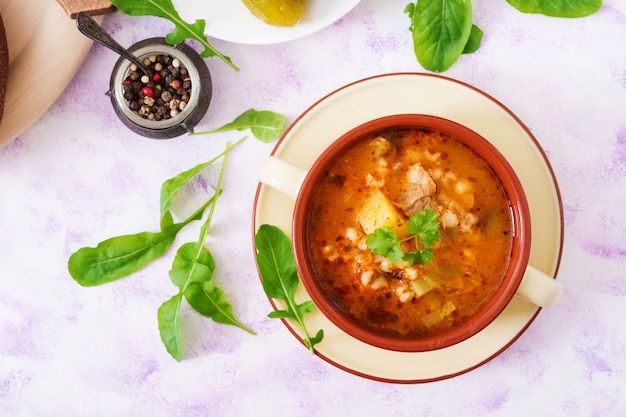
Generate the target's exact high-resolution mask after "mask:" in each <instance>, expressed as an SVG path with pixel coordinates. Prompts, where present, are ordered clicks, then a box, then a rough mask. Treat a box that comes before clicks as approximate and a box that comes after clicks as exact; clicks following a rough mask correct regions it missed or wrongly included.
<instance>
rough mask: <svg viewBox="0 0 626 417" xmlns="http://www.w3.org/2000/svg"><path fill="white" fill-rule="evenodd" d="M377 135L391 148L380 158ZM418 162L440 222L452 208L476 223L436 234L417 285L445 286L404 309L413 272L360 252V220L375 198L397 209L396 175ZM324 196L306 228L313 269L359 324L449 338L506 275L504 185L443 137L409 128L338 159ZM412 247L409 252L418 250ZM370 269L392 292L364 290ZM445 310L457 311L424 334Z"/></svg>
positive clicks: (481, 162) (471, 153) (480, 161)
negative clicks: (430, 280) (433, 281)
mask: <svg viewBox="0 0 626 417" xmlns="http://www.w3.org/2000/svg"><path fill="white" fill-rule="evenodd" d="M381 136H382V137H385V138H387V139H389V142H390V143H391V144H392V147H391V150H389V151H388V152H386V153H385V154H384V155H381V152H380V151H379V150H378V149H377V148H376V147H375V146H373V143H374V142H375V141H376V138H377V137H381ZM415 162H419V163H420V164H422V166H423V167H424V168H426V170H428V171H429V172H430V173H436V175H438V176H439V180H436V182H437V191H436V194H435V195H434V196H433V201H434V210H435V211H437V212H438V213H439V214H440V215H441V213H442V212H443V211H444V210H445V209H446V208H450V207H453V208H455V209H456V210H457V211H460V212H463V213H464V216H466V217H467V216H470V218H473V219H474V221H475V224H473V225H472V227H471V231H469V232H467V231H465V232H464V231H462V230H461V228H460V227H458V226H457V227H447V228H444V227H440V229H439V231H440V233H441V236H442V237H441V240H440V241H439V242H438V243H437V244H436V245H435V247H434V258H433V259H432V260H431V261H430V262H428V263H427V264H425V265H414V266H413V270H414V271H416V272H417V276H418V277H422V276H424V274H429V273H436V274H437V276H438V277H440V279H441V280H443V282H444V283H443V284H442V285H440V286H439V287H437V288H436V289H434V290H432V291H430V292H428V293H426V294H424V295H421V296H419V297H418V296H413V297H412V298H411V299H410V300H409V301H405V302H402V301H400V299H399V297H398V293H399V292H400V291H401V290H399V289H398V288H400V287H401V288H404V289H406V288H407V287H408V288H409V289H410V288H411V287H410V285H409V284H410V280H409V279H408V278H407V276H406V275H407V274H406V273H405V270H406V266H407V265H395V266H394V265H392V266H391V267H390V266H389V265H388V262H387V263H385V261H384V260H382V259H381V257H380V256H376V255H374V254H373V253H372V252H371V251H369V249H367V248H366V247H364V246H363V242H364V239H365V235H366V234H365V232H364V231H363V229H362V228H361V226H360V224H359V221H358V219H357V217H358V213H359V211H360V210H361V208H362V207H363V206H364V204H366V202H367V200H368V198H369V197H370V196H371V195H372V193H373V192H374V191H376V190H377V189H379V190H381V191H383V193H384V194H386V195H388V196H389V197H390V198H389V199H390V200H392V201H393V193H394V187H395V185H396V184H395V181H396V180H395V178H396V175H398V171H401V170H402V169H403V168H402V167H403V166H406V165H408V164H410V163H415ZM398 167H399V168H398ZM445 178H453V179H454V180H452V181H445V180H444V179H445ZM457 180H461V181H462V182H463V183H464V184H469V185H470V188H471V195H470V194H468V193H464V194H463V193H462V194H459V193H458V192H457V191H458V190H456V189H455V186H456V184H457V183H458V181H457ZM318 187H319V188H318V192H317V194H316V197H315V201H314V205H313V209H312V211H311V213H310V218H309V225H308V233H309V235H308V240H309V247H310V253H311V257H312V260H313V264H314V267H315V270H316V272H317V275H318V279H319V281H320V283H321V285H322V286H323V288H324V289H325V292H326V293H327V294H328V295H329V296H330V297H331V299H332V300H333V302H334V303H335V304H336V306H338V307H339V308H340V309H341V310H343V311H344V312H345V313H347V314H348V315H349V316H351V317H352V318H353V319H355V320H356V321H358V322H360V323H361V324H362V325H365V326H368V327H372V328H375V329H378V330H380V331H381V332H385V333H393V334H399V335H405V336H422V335H427V334H434V333H437V332H443V331H445V330H446V329H450V328H451V327H454V326H458V325H459V324H460V323H462V322H463V321H465V320H466V319H467V318H468V317H469V316H471V315H472V314H473V313H475V312H476V311H477V309H478V308H479V307H480V306H481V305H482V304H483V303H484V302H485V301H486V300H487V299H488V298H489V296H490V295H491V294H492V293H493V291H494V289H495V288H496V287H497V286H498V285H499V283H500V281H501V279H502V277H503V275H504V273H505V271H506V269H507V267H508V263H509V260H510V252H511V246H512V236H511V234H512V232H511V229H512V225H511V215H510V209H509V203H508V200H507V198H506V195H505V193H504V191H503V188H502V185H501V184H500V181H499V180H498V179H497V178H496V177H495V175H494V173H493V171H492V169H491V168H490V167H489V165H488V164H487V163H486V162H485V161H484V160H483V159H482V158H480V157H479V156H478V155H477V154H476V153H475V152H474V151H472V150H471V149H470V148H469V147H467V146H466V145H464V144H463V143H461V142H460V141H458V140H456V139H454V138H451V137H449V136H446V135H445V134H443V133H439V132H432V131H426V130H416V129H410V128H407V129H401V130H397V129H396V130H393V131H391V130H389V131H384V132H379V133H377V134H375V135H370V136H368V137H366V138H364V139H363V140H360V141H358V143H356V144H353V145H351V147H350V148H349V149H347V150H345V151H344V152H343V153H342V155H341V156H340V157H338V158H336V159H335V161H334V162H333V163H332V166H330V167H329V168H328V170H327V172H326V173H325V175H324V177H323V179H322V180H321V182H320V183H319V185H318ZM406 217H408V216H406ZM354 231H356V232H357V233H356V236H355V233H354ZM410 245H411V244H410V243H404V244H403V249H404V250H405V251H407V250H413V249H414V246H413V247H411V246H410ZM403 266H404V268H403ZM367 270H373V271H374V274H375V277H384V281H385V282H386V285H383V286H382V287H380V288H376V289H374V288H372V286H371V285H370V286H368V285H364V284H363V282H362V281H361V277H362V276H363V274H364V272H365V271H367ZM445 305H447V306H448V307H449V306H450V305H453V306H454V309H453V311H451V312H450V311H448V314H447V315H446V316H445V318H444V319H442V320H440V321H439V322H437V323H435V324H432V323H429V325H428V326H427V325H426V324H425V321H427V319H428V317H429V315H431V316H432V314H431V313H436V312H437V311H441V309H442V308H445V307H444V306H445ZM448 310H449V308H448ZM442 314H443V313H442Z"/></svg>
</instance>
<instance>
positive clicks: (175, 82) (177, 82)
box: [170, 80, 180, 90]
mask: <svg viewBox="0 0 626 417" xmlns="http://www.w3.org/2000/svg"><path fill="white" fill-rule="evenodd" d="M170 87H172V88H173V89H174V90H177V89H179V88H180V80H172V82H171V83H170Z"/></svg>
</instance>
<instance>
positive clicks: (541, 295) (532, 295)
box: [516, 265, 563, 307]
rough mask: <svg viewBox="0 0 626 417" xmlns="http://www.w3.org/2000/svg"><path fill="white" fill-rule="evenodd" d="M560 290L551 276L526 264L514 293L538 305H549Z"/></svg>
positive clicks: (560, 287) (558, 284)
mask: <svg viewBox="0 0 626 417" xmlns="http://www.w3.org/2000/svg"><path fill="white" fill-rule="evenodd" d="M562 291H563V287H562V286H561V284H560V283H559V282H557V281H556V280H555V279H554V278H553V277H551V276H549V275H546V274H544V273H543V272H541V271H539V270H538V269H536V268H533V267H532V266H530V265H528V266H527V267H526V272H525V273H524V278H523V279H522V282H521V283H520V285H519V287H518V288H517V293H516V295H517V296H519V297H521V298H523V299H525V300H528V301H530V302H532V303H534V304H537V305H538V306H539V307H550V306H551V305H552V304H554V302H555V301H556V300H557V298H559V296H560V295H561V292H562Z"/></svg>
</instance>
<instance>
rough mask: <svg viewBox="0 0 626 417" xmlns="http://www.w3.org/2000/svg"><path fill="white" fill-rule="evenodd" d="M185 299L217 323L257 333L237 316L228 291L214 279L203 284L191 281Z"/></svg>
mask: <svg viewBox="0 0 626 417" xmlns="http://www.w3.org/2000/svg"><path fill="white" fill-rule="evenodd" d="M185 299H186V300H187V302H188V303H189V305H191V307H193V309H194V310H196V311H197V312H198V313H200V314H202V315H203V316H205V317H209V318H211V319H213V320H214V321H216V322H217V323H222V324H228V325H231V326H236V327H239V328H240V329H242V330H245V331H246V332H248V333H250V334H256V333H254V331H252V330H250V329H249V328H247V327H246V326H244V325H243V324H241V322H239V320H237V319H236V318H235V315H234V314H233V308H232V306H231V305H230V303H229V302H228V300H227V299H226V293H224V291H222V290H221V289H220V288H218V287H216V286H215V284H213V282H212V281H205V282H203V283H202V284H199V283H196V282H192V283H190V284H189V286H188V287H187V289H186V290H185Z"/></svg>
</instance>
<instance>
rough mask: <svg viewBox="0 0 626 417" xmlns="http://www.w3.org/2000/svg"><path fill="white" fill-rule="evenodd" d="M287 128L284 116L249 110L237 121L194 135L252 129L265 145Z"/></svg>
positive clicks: (266, 111)
mask: <svg viewBox="0 0 626 417" xmlns="http://www.w3.org/2000/svg"><path fill="white" fill-rule="evenodd" d="M286 126H287V118H286V117H285V116H283V115H282V114H278V113H274V112H271V111H268V110H260V111H259V110H254V109H249V110H246V111H245V112H243V113H242V114H241V115H239V116H238V117H237V118H236V119H235V120H233V121H232V122H230V123H227V124H225V125H224V126H222V127H219V128H217V129H215V130H211V131H208V132H199V133H193V134H194V135H198V134H203V133H218V132H227V131H230V130H244V129H250V131H251V132H252V134H253V135H254V137H255V138H257V139H258V140H260V141H261V142H264V143H270V142H273V141H275V140H277V139H278V138H280V135H282V134H283V132H284V131H285V127H286Z"/></svg>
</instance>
